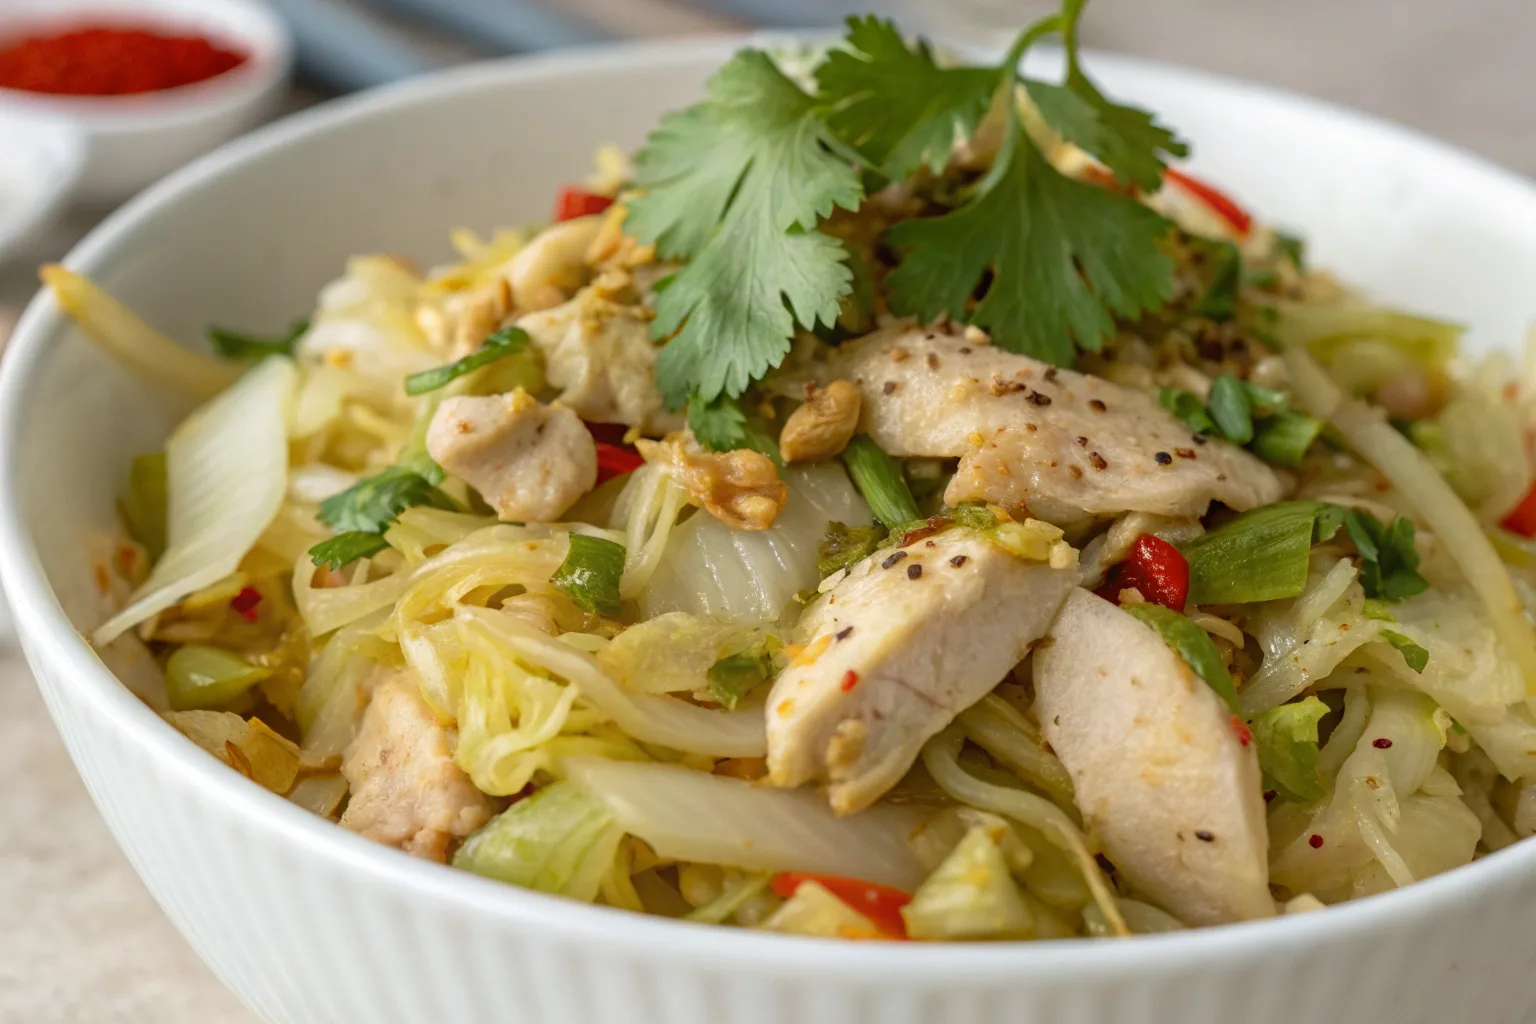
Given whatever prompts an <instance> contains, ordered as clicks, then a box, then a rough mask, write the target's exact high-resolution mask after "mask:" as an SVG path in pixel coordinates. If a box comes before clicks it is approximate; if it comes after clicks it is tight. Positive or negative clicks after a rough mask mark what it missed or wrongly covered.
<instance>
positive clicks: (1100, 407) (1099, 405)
mask: <svg viewBox="0 0 1536 1024" xmlns="http://www.w3.org/2000/svg"><path fill="white" fill-rule="evenodd" d="M1088 408H1090V409H1092V410H1093V411H1094V412H1103V411H1104V410H1105V409H1108V408H1109V406H1107V405H1105V404H1104V403H1103V402H1101V401H1099V400H1098V399H1097V398H1091V399H1089V400H1088Z"/></svg>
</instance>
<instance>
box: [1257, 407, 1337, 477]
mask: <svg viewBox="0 0 1536 1024" xmlns="http://www.w3.org/2000/svg"><path fill="white" fill-rule="evenodd" d="M1323 427H1324V423H1323V421H1322V420H1320V419H1317V418H1315V417H1312V416H1308V415H1306V414H1305V413H1299V412H1291V411H1290V410H1284V411H1281V412H1278V413H1276V414H1275V415H1273V416H1271V417H1269V418H1268V419H1262V420H1258V421H1257V422H1255V423H1254V425H1253V443H1252V444H1251V445H1250V446H1249V447H1250V448H1251V450H1252V451H1253V454H1255V455H1257V456H1258V457H1259V458H1261V459H1263V460H1264V461H1265V462H1267V463H1269V464H1270V465H1272V466H1284V467H1286V468H1288V469H1290V468H1295V467H1296V466H1298V465H1300V463H1301V460H1302V458H1303V457H1304V456H1305V455H1306V454H1307V451H1308V449H1310V448H1311V447H1312V442H1314V441H1316V440H1317V439H1318V437H1319V436H1320V435H1321V434H1322V432H1323Z"/></svg>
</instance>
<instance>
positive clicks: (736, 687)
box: [709, 644, 773, 711]
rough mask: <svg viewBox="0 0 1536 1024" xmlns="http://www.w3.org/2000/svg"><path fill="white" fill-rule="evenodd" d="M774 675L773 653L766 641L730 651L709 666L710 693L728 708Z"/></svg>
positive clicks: (734, 707) (733, 706) (730, 708)
mask: <svg viewBox="0 0 1536 1024" xmlns="http://www.w3.org/2000/svg"><path fill="white" fill-rule="evenodd" d="M772 677H773V656H772V655H771V654H769V653H768V648H767V645H766V644H758V645H756V646H754V647H749V648H748V649H747V650H745V651H737V652H736V653H735V654H728V655H726V656H725V657H723V658H721V659H720V660H719V661H717V662H715V663H714V664H713V665H711V666H710V668H709V692H710V695H711V696H712V697H714V698H715V700H717V701H719V702H720V704H721V705H722V706H723V707H725V708H726V709H727V710H731V711H734V710H735V709H736V705H737V704H739V703H740V702H741V699H742V698H743V697H745V696H746V695H747V694H748V693H751V692H752V690H753V689H754V688H755V687H757V686H759V685H760V684H762V683H764V682H767V681H768V680H769V679H771V678H772Z"/></svg>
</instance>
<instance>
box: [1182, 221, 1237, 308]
mask: <svg viewBox="0 0 1536 1024" xmlns="http://www.w3.org/2000/svg"><path fill="white" fill-rule="evenodd" d="M1191 241H1193V242H1196V243H1197V248H1199V249H1202V250H1204V251H1205V252H1206V253H1207V254H1208V255H1207V259H1208V260H1209V262H1210V283H1209V284H1207V285H1206V289H1205V294H1203V295H1201V296H1200V300H1199V301H1198V302H1196V303H1195V305H1194V307H1193V309H1192V312H1194V313H1195V314H1197V315H1199V316H1203V317H1208V318H1209V319H1211V320H1216V321H1218V322H1219V321H1225V320H1231V319H1232V318H1233V317H1234V316H1236V315H1237V297H1238V293H1239V291H1240V290H1241V289H1242V284H1243V257H1242V254H1241V253H1239V252H1238V251H1237V246H1235V245H1233V244H1232V243H1231V242H1212V241H1208V240H1206V239H1192V240H1191Z"/></svg>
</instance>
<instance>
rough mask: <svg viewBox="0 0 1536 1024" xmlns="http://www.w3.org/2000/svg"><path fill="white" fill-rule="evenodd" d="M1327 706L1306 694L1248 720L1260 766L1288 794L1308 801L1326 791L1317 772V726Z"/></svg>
mask: <svg viewBox="0 0 1536 1024" xmlns="http://www.w3.org/2000/svg"><path fill="white" fill-rule="evenodd" d="M1327 714H1328V705H1326V704H1324V703H1323V702H1322V701H1320V700H1318V699H1317V698H1316V697H1307V698H1306V699H1305V700H1299V701H1296V702H1294V703H1291V704H1281V705H1280V706H1279V707H1277V708H1270V709H1269V710H1268V711H1266V712H1264V713H1263V714H1261V715H1258V716H1257V717H1255V718H1254V719H1253V721H1251V722H1249V723H1248V725H1249V728H1250V730H1251V731H1252V733H1253V742H1254V745H1255V746H1256V747H1257V748H1258V753H1259V768H1260V769H1262V770H1263V772H1264V774H1265V775H1266V776H1267V777H1268V778H1269V779H1270V780H1271V781H1272V782H1274V784H1275V786H1276V787H1277V788H1279V789H1281V790H1283V791H1284V792H1285V793H1286V795H1287V796H1291V797H1294V798H1295V799H1297V800H1302V801H1306V802H1308V803H1310V802H1312V801H1314V800H1321V799H1322V798H1323V796H1324V795H1325V794H1326V790H1325V789H1324V788H1323V783H1322V780H1321V779H1319V778H1318V775H1317V741H1318V734H1317V726H1318V723H1319V722H1321V721H1322V720H1323V717H1324V716H1325V715H1327Z"/></svg>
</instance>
